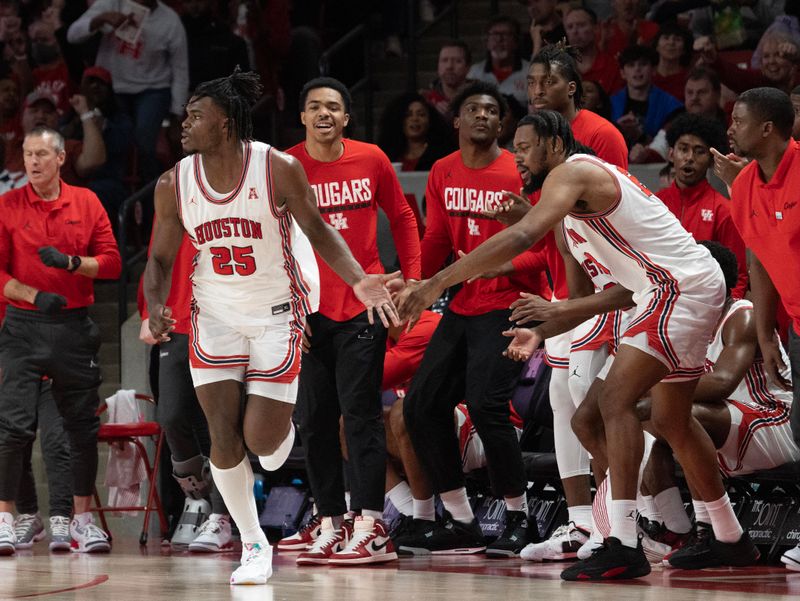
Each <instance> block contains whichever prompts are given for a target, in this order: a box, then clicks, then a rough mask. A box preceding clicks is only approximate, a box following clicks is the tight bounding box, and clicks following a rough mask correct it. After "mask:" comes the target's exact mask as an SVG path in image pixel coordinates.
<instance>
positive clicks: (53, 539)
mask: <svg viewBox="0 0 800 601" xmlns="http://www.w3.org/2000/svg"><path fill="white" fill-rule="evenodd" d="M70 547H72V536H70V533H69V518H66V517H63V516H60V515H53V516H50V550H51V551H69V550H70Z"/></svg>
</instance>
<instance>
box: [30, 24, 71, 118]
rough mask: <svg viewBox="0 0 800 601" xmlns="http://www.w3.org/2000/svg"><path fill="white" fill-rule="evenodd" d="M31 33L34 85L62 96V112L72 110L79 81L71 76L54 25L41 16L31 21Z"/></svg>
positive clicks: (59, 102)
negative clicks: (71, 103)
mask: <svg viewBox="0 0 800 601" xmlns="http://www.w3.org/2000/svg"><path fill="white" fill-rule="evenodd" d="M28 35H29V36H30V42H31V58H32V59H33V62H34V63H35V64H36V67H35V68H34V69H33V70H32V71H31V75H32V76H33V86H34V87H35V88H41V89H43V90H46V91H47V92H49V93H50V94H52V95H53V96H55V97H56V98H57V99H58V110H59V111H60V112H62V113H66V112H68V111H69V110H70V98H71V97H72V95H73V93H74V91H75V84H74V83H73V82H72V79H71V78H70V75H69V69H68V68H67V63H66V61H65V60H64V57H63V56H62V53H61V47H60V46H59V44H58V38H56V34H55V29H54V28H53V25H52V24H51V23H48V22H46V21H45V20H43V19H39V20H37V21H34V22H33V23H31V25H30V27H29V28H28Z"/></svg>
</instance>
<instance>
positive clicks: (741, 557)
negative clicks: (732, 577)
mask: <svg viewBox="0 0 800 601" xmlns="http://www.w3.org/2000/svg"><path fill="white" fill-rule="evenodd" d="M698 526H699V524H698ZM703 530H704V532H702V536H701V530H700V528H699V527H698V536H697V539H696V541H695V542H694V544H690V545H686V546H683V547H681V548H680V549H678V550H677V551H675V552H674V553H672V554H670V555H669V556H668V557H667V558H666V559H667V561H669V565H670V567H673V568H680V569H682V570H702V569H703V568H715V567H719V566H730V567H743V566H750V565H753V564H754V563H756V562H757V561H758V559H759V558H760V557H761V553H760V552H759V550H758V549H757V548H756V546H755V544H753V541H752V540H751V539H750V535H749V534H748V533H747V531H745V532H743V533H742V537H741V538H740V539H739V540H738V541H737V542H735V543H723V542H720V541H718V540H717V539H716V537H715V536H714V531H713V530H712V529H711V528H710V527H708V528H707V529H706V528H704V529H703Z"/></svg>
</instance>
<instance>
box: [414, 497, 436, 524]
mask: <svg viewBox="0 0 800 601" xmlns="http://www.w3.org/2000/svg"><path fill="white" fill-rule="evenodd" d="M413 504H414V519H415V520H426V521H428V522H435V521H436V503H435V502H434V500H433V496H431V497H430V498H428V499H414V500H413Z"/></svg>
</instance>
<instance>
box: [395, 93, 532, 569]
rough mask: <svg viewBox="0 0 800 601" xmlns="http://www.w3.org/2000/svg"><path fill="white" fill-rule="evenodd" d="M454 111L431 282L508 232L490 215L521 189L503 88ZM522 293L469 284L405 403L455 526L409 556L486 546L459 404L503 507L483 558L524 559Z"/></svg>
mask: <svg viewBox="0 0 800 601" xmlns="http://www.w3.org/2000/svg"><path fill="white" fill-rule="evenodd" d="M452 108H453V114H455V115H458V117H457V118H456V119H455V127H456V128H457V129H458V138H459V151H457V152H455V153H453V154H451V155H448V156H446V157H444V158H443V159H440V160H439V161H437V162H436V163H434V165H433V168H432V169H431V172H430V176H429V177H428V186H427V188H426V192H425V198H426V199H427V202H428V225H427V229H426V230H425V237H424V238H423V240H422V260H423V263H422V272H423V275H430V274H433V273H435V272H436V271H437V270H438V269H439V268H440V267H441V266H442V264H443V263H444V261H445V260H446V259H447V257H448V256H450V255H455V254H458V253H468V252H469V251H471V250H472V249H473V248H475V247H476V246H478V245H479V244H480V243H481V242H483V241H484V240H486V239H488V238H489V237H491V236H492V235H493V234H495V233H497V232H499V231H500V230H501V229H503V226H502V225H501V224H500V223H499V222H498V221H496V220H494V219H492V218H490V217H487V216H486V215H484V211H486V210H491V209H496V208H497V207H498V206H499V204H500V203H501V202H502V200H503V191H504V190H519V188H520V186H521V184H522V181H521V179H520V177H519V174H518V173H517V170H516V166H515V165H514V158H513V155H511V153H509V152H508V151H505V150H502V149H500V148H499V146H498V144H497V137H498V134H499V131H500V122H501V121H502V118H503V116H504V113H505V111H506V110H507V107H506V104H505V100H504V98H503V97H502V95H501V94H500V92H499V91H498V89H497V88H496V87H495V86H494V85H492V84H488V83H484V82H475V83H473V84H470V85H468V86H467V87H466V88H464V90H462V91H461V93H460V94H459V95H458V96H457V97H456V98H455V99H454V100H453V104H452ZM411 286H413V284H411ZM520 289H521V287H520V285H519V284H518V283H516V282H514V281H513V280H512V279H511V278H508V277H498V278H494V279H477V280H474V281H472V282H468V283H466V284H464V286H463V287H462V288H461V289H460V290H459V291H458V292H457V293H456V294H455V296H454V297H453V299H452V300H451V301H450V304H449V306H448V308H447V311H446V312H445V314H444V317H443V318H442V321H441V322H440V324H439V327H438V328H437V329H436V332H435V333H434V335H433V338H432V339H431V342H430V344H429V345H428V349H427V350H426V351H425V356H424V357H423V360H422V365H421V366H420V368H419V370H418V371H417V374H416V375H415V376H414V379H413V380H412V382H411V388H410V389H409V392H408V395H407V396H406V399H405V402H404V412H403V413H404V416H403V417H404V419H405V424H406V429H407V430H408V432H409V435H410V437H411V441H412V443H413V445H414V449H415V451H416V453H417V455H418V456H419V458H420V461H421V463H422V465H423V466H424V468H425V470H426V472H427V474H428V476H429V477H430V479H431V482H432V484H433V488H434V491H435V492H437V493H438V494H439V496H440V498H441V499H442V502H443V503H444V506H445V509H447V511H448V512H449V513H450V516H451V518H452V519H451V522H450V523H448V524H447V525H446V526H440V525H438V524H437V525H434V526H433V527H432V529H430V530H429V531H428V532H427V533H425V534H422V535H420V536H418V537H416V538H417V540H415V541H414V543H413V544H409V547H413V548H416V549H428V550H429V551H437V552H448V551H451V552H452V551H453V550H456V549H459V550H461V551H464V550H469V551H470V552H479V551H481V550H483V549H484V547H485V545H484V543H483V537H482V534H481V530H480V527H479V526H478V524H477V522H476V521H475V516H474V514H473V513H472V509H471V508H470V505H469V501H468V499H467V493H466V489H465V488H464V478H463V473H462V470H461V458H460V456H459V452H458V444H457V440H456V437H455V435H454V433H453V409H454V408H455V406H456V405H457V404H458V403H460V402H461V401H462V399H464V400H465V401H466V404H467V407H468V408H469V411H470V414H471V415H472V419H473V422H474V424H475V428H476V430H477V432H478V433H479V435H480V437H481V439H482V440H483V442H484V445H485V448H486V455H487V458H488V463H489V477H490V480H491V482H492V487H493V489H494V491H495V493H496V494H497V495H498V496H503V497H504V498H505V501H506V507H507V512H506V527H505V530H504V531H503V533H502V534H501V536H500V537H499V538H498V539H497V541H495V542H494V543H492V545H490V546H489V547H488V549H487V553H488V554H490V555H494V556H496V557H508V556H514V555H518V554H519V552H520V551H521V550H522V548H523V547H524V546H525V545H526V544H527V543H528V542H529V540H530V537H531V534H530V531H529V524H528V521H527V501H526V498H525V488H526V486H525V475H524V471H523V467H522V455H521V453H520V449H519V442H518V440H517V437H516V434H515V433H514V429H513V427H512V426H511V424H510V422H509V409H508V399H509V398H510V396H511V391H512V390H513V389H514V385H515V383H516V380H517V378H518V376H519V373H520V366H519V365H514V364H513V363H512V362H511V361H509V360H507V359H506V358H504V357H502V355H501V351H502V347H503V346H504V340H503V336H502V332H503V330H505V329H506V328H507V327H508V318H509V315H510V311H509V309H508V307H509V305H510V304H511V303H512V302H514V300H516V299H517V298H518V297H519V293H520ZM415 501H418V502H423V501H424V500H423V499H415ZM432 502H433V500H432V498H431V499H430V500H429V503H432ZM464 552H466V551H464Z"/></svg>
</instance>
